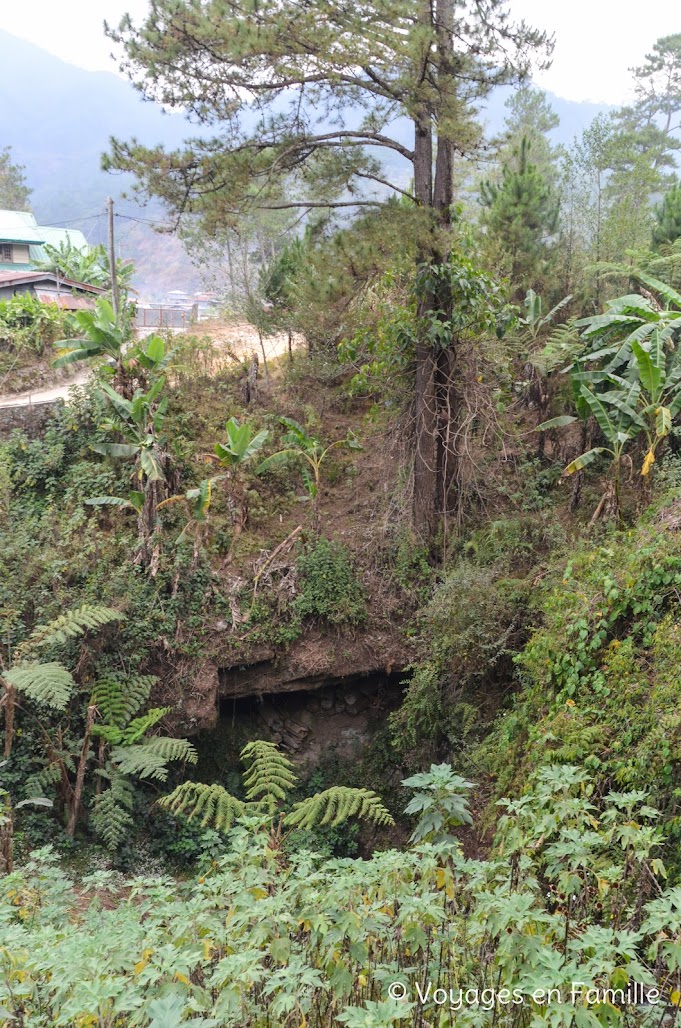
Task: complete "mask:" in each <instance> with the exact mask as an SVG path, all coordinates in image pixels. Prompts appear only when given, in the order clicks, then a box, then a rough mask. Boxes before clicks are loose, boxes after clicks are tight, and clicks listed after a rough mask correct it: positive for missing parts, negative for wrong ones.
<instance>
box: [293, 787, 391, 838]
mask: <svg viewBox="0 0 681 1028" xmlns="http://www.w3.org/2000/svg"><path fill="white" fill-rule="evenodd" d="M352 817H358V818H360V819H362V820H365V821H373V822H374V823H375V824H377V825H394V824H395V821H394V818H393V817H392V815H391V814H390V812H389V811H388V810H387V809H386V808H385V807H384V805H383V803H382V801H381V798H380V796H377V795H376V793H375V792H372V790H371V789H351V788H349V787H347V786H344V785H337V786H334V787H333V788H331V789H326V790H325V791H324V792H320V793H317V795H316V796H310V797H309V798H308V799H306V800H301V802H300V803H296V804H295V806H294V807H293V810H292V811H291V812H290V814H287V816H286V817H285V818H284V824H285V825H291V826H292V827H296V828H303V829H308V828H315V827H319V826H322V825H330V826H331V827H335V826H337V825H342V824H344V823H345V822H346V821H348V820H349V819H350V818H352Z"/></svg>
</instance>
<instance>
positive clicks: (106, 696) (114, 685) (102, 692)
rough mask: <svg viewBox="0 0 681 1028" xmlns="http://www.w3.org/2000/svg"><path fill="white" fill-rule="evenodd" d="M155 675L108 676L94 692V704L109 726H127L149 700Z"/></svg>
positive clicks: (99, 683) (97, 684)
mask: <svg viewBox="0 0 681 1028" xmlns="http://www.w3.org/2000/svg"><path fill="white" fill-rule="evenodd" d="M156 680H157V679H156V677H155V676H154V675H130V676H124V675H115V674H112V675H106V676H105V677H104V678H101V679H99V681H98V682H97V683H96V685H95V687H94V689H93V690H92V702H93V703H94V704H95V706H96V707H97V708H98V709H99V713H100V714H101V716H102V718H103V720H104V722H105V723H106V724H107V725H116V726H117V727H118V728H125V726H126V725H127V724H128V723H129V722H130V721H131V720H132V718H134V716H135V714H137V713H138V712H139V711H140V710H141V708H142V706H143V705H144V704H145V703H146V701H147V700H148V699H149V696H150V694H151V690H152V687H153V685H154V683H155V682H156Z"/></svg>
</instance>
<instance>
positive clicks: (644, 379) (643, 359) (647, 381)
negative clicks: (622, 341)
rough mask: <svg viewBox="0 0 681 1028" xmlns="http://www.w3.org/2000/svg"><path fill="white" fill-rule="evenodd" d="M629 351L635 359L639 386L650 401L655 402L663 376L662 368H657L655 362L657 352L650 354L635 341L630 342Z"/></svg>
mask: <svg viewBox="0 0 681 1028" xmlns="http://www.w3.org/2000/svg"><path fill="white" fill-rule="evenodd" d="M631 349H632V351H633V354H634V356H635V358H636V364H637V367H638V374H639V378H640V380H641V385H642V386H643V388H644V389H645V390H646V392H647V393H648V395H649V396H650V398H651V400H655V398H656V397H657V395H658V393H659V391H660V386H661V385H662V382H663V375H664V366H663V367H659V366H658V365H657V364H656V361H655V358H656V357H657V350H656V351H655V352H654V353H653V352H650V351H648V350H646V349H644V348H643V347H642V346H641V344H640V343H639V342H637V341H636V340H635V339H634V340H632V343H631Z"/></svg>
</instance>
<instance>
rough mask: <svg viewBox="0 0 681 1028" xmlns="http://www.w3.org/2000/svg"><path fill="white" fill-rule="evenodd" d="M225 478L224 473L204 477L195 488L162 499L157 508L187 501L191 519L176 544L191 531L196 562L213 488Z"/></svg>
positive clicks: (195, 561) (201, 543)
mask: <svg viewBox="0 0 681 1028" xmlns="http://www.w3.org/2000/svg"><path fill="white" fill-rule="evenodd" d="M224 478H225V476H224V475H214V476H213V477H212V478H204V479H203V480H202V481H201V482H199V485H198V486H197V488H195V489H188V490H187V492H185V493H179V494H177V495H176V496H169V497H168V499H167V500H162V501H161V502H160V503H159V505H158V507H157V508H156V509H157V510H161V509H162V508H163V507H167V506H169V505H170V504H172V503H185V504H186V505H187V506H188V508H189V515H190V516H189V520H188V521H187V524H186V525H185V526H184V528H183V529H182V531H181V532H180V534H179V535H178V537H177V539H176V540H175V544H176V545H177V546H179V544H180V543H181V542H182V541H183V540H184V539H185V538H186V537H187V535H188V534H189V533H192V534H193V536H194V564H196V563H197V561H198V558H199V553H200V552H201V547H202V545H203V539H204V533H205V529H206V526H207V523H208V513H209V511H210V505H211V502H212V499H213V489H214V487H215V484H216V483H217V482H221V481H222V480H223V479H224Z"/></svg>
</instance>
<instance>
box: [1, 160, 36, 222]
mask: <svg viewBox="0 0 681 1028" xmlns="http://www.w3.org/2000/svg"><path fill="white" fill-rule="evenodd" d="M30 196H31V190H30V189H29V187H28V186H27V185H26V178H25V177H24V168H23V165H21V164H15V163H14V161H13V160H12V148H11V147H9V146H6V147H5V148H4V149H3V150H0V208H2V209H3V210H10V211H27V210H30V207H29V203H30Z"/></svg>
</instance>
